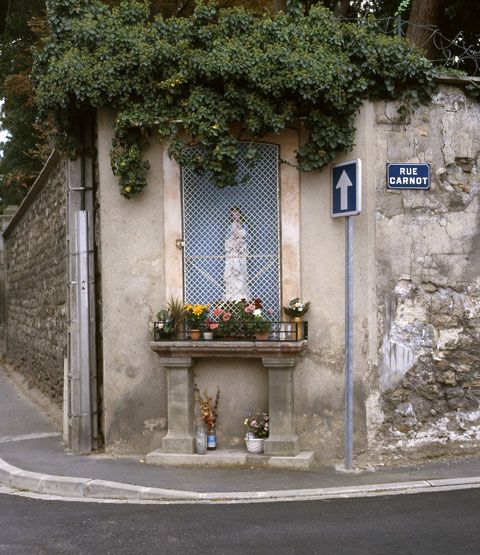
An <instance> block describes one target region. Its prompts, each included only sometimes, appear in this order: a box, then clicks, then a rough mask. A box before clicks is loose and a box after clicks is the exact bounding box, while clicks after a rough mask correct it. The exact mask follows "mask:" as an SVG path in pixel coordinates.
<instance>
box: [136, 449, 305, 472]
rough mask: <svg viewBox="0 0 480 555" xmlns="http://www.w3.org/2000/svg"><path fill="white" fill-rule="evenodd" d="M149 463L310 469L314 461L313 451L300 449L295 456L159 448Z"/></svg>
mask: <svg viewBox="0 0 480 555" xmlns="http://www.w3.org/2000/svg"><path fill="white" fill-rule="evenodd" d="M146 462H147V464H155V465H157V466H187V467H197V468H226V467H233V468H252V467H253V468H281V469H283V470H309V469H310V468H311V467H312V464H313V462H314V456H313V451H300V452H299V453H298V454H297V455H295V456H293V457H285V456H283V457H275V456H268V455H254V454H252V453H248V452H247V451H246V450H245V449H243V450H242V449H221V448H220V449H216V450H215V451H207V453H206V455H194V454H181V453H164V452H163V450H162V449H157V450H156V451H152V452H151V453H148V455H147V458H146Z"/></svg>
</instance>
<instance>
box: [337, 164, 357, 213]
mask: <svg viewBox="0 0 480 555" xmlns="http://www.w3.org/2000/svg"><path fill="white" fill-rule="evenodd" d="M361 175H362V163H361V161H360V160H359V159H357V160H349V161H348V162H342V163H341V164H335V166H332V217H333V218H341V217H343V216H356V215H357V214H360V212H361V210H362V200H361V193H362V187H361Z"/></svg>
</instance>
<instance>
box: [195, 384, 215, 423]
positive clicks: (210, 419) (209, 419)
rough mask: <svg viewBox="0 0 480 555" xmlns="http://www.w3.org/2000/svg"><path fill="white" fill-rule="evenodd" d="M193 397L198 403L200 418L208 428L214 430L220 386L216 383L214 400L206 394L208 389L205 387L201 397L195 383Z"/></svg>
mask: <svg viewBox="0 0 480 555" xmlns="http://www.w3.org/2000/svg"><path fill="white" fill-rule="evenodd" d="M194 391H195V398H196V400H197V403H198V404H199V405H200V411H201V418H202V420H203V422H205V424H206V426H207V428H208V429H209V430H214V429H215V426H216V424H217V418H218V403H219V401H220V388H219V387H218V385H217V394H216V395H215V400H214V398H213V397H210V396H209V395H208V391H207V390H206V389H205V390H204V392H203V397H202V395H201V394H200V390H199V389H198V386H197V384H195V386H194Z"/></svg>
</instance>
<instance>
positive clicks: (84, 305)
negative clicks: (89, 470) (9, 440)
mask: <svg viewBox="0 0 480 555" xmlns="http://www.w3.org/2000/svg"><path fill="white" fill-rule="evenodd" d="M75 239H76V241H75V243H76V244H75V250H76V259H77V283H76V296H77V299H76V300H77V302H76V307H77V314H76V321H77V326H78V327H77V333H78V349H77V357H78V358H77V364H76V366H75V371H74V372H73V373H72V374H73V375H72V395H71V409H72V411H71V414H72V416H71V418H72V427H73V429H74V430H75V433H74V434H73V435H74V436H76V437H75V438H74V441H73V450H74V451H76V452H79V453H89V452H90V451H91V450H92V414H91V395H90V362H91V357H90V294H89V293H90V291H89V285H90V283H89V273H88V262H89V260H88V259H89V244H88V243H89V242H88V212H86V211H85V210H78V211H77V212H75Z"/></svg>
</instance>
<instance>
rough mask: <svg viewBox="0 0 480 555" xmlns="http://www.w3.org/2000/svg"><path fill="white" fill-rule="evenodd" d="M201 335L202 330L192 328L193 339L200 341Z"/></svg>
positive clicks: (191, 335) (191, 336)
mask: <svg viewBox="0 0 480 555" xmlns="http://www.w3.org/2000/svg"><path fill="white" fill-rule="evenodd" d="M201 336H202V332H201V331H200V330H190V338H191V340H192V341H199V340H200V337H201Z"/></svg>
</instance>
